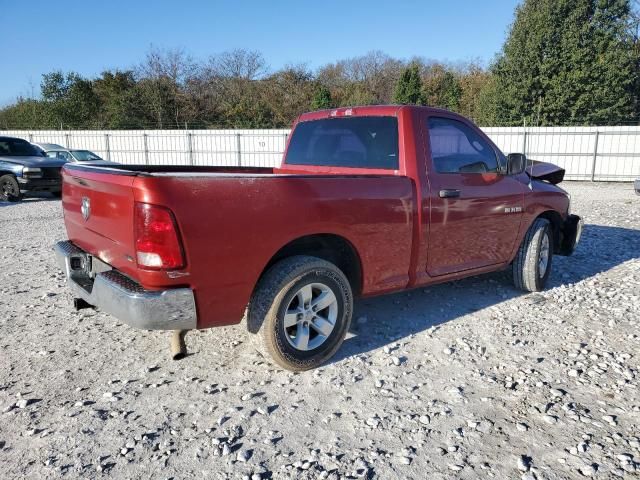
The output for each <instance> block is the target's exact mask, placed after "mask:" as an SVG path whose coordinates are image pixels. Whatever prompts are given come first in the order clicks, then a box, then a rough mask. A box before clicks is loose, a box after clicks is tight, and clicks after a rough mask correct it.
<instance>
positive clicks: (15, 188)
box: [0, 175, 22, 202]
mask: <svg viewBox="0 0 640 480" xmlns="http://www.w3.org/2000/svg"><path fill="white" fill-rule="evenodd" d="M21 198H22V195H21V194H20V185H18V181H17V180H16V177H14V176H13V175H2V176H1V177H0V200H2V201H5V202H17V201H19V200H20V199H21Z"/></svg>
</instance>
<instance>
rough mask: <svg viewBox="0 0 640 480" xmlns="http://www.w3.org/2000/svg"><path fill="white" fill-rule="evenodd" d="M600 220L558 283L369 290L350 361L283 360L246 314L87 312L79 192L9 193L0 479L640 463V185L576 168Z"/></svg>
mask: <svg viewBox="0 0 640 480" xmlns="http://www.w3.org/2000/svg"><path fill="white" fill-rule="evenodd" d="M564 186H565V188H567V189H568V190H569V191H570V192H571V193H572V194H573V207H572V209H573V211H575V212H576V213H579V214H581V215H583V216H584V217H585V218H586V223H587V226H586V230H585V232H584V237H583V241H582V243H581V245H580V247H579V250H578V251H577V252H576V253H575V255H574V256H573V257H569V258H563V257H555V258H554V267H553V268H554V271H553V273H552V277H551V279H550V283H551V285H550V288H549V289H548V290H547V291H545V292H543V293H542V294H530V295H524V294H522V293H520V292H518V291H516V290H515V289H514V288H513V287H512V285H511V282H510V279H509V276H508V275H507V274H505V273H499V274H492V275H485V276H483V277H478V278H474V279H468V280H464V281H458V282H454V283H449V284H445V285H440V286H437V287H434V288H429V289H424V290H422V289H420V290H415V291H412V292H406V293H401V294H396V295H390V296H386V297H380V298H376V299H366V300H361V301H359V302H357V304H356V314H355V317H354V322H353V323H354V328H353V332H352V334H351V335H350V338H349V339H348V340H347V341H346V342H345V345H344V346H343V348H342V350H341V351H340V352H339V353H338V356H337V358H336V359H335V360H334V361H333V362H332V363H330V364H329V365H327V366H325V367H322V368H319V369H317V370H315V371H311V372H307V373H303V374H292V373H288V372H284V371H281V370H278V369H275V368H274V367H273V366H272V365H271V364H270V363H269V362H267V361H265V360H264V359H263V358H262V357H261V356H260V355H259V354H258V353H257V351H256V350H255V348H254V345H255V344H254V340H253V339H252V338H250V337H249V336H248V334H246V333H245V332H244V331H243V329H242V327H240V326H238V327H229V328H223V329H214V330H208V331H203V332H192V333H190V334H189V335H188V336H187V342H188V345H189V348H190V352H191V355H190V356H188V357H187V358H186V359H184V360H181V361H179V362H174V361H171V360H169V348H168V339H169V335H168V334H167V333H162V332H155V333H154V332H145V331H137V330H133V329H131V328H129V327H127V326H125V325H122V324H119V323H118V322H117V321H116V320H115V319H113V318H111V317H109V316H106V315H104V314H102V313H99V312H95V311H93V310H83V311H81V312H74V311H73V310H72V307H71V295H70V293H69V291H68V290H67V288H66V287H65V282H64V279H63V277H62V275H61V273H60V272H58V270H57V268H56V267H55V264H54V260H53V251H52V248H51V246H52V244H53V243H54V242H55V241H56V240H59V239H63V238H64V237H65V232H64V226H63V222H62V213H61V208H60V202H59V201H54V200H49V199H31V200H27V201H24V202H23V203H20V204H3V203H0V239H1V244H0V260H1V262H0V266H1V270H0V312H2V313H1V314H0V333H1V334H2V335H1V336H0V478H1V479H13V478H58V477H66V478H78V477H84V478H99V477H105V478H109V477H110V478H131V479H134V478H163V479H165V478H176V479H178V478H213V479H218V478H251V479H257V478H296V479H306V478H308V479H316V478H374V477H375V478H383V479H389V478H412V479H424V478H429V479H441V478H442V479H444V478H463V479H472V478H473V479H475V478H497V479H507V478H508V479H511V478H523V479H561V478H583V477H585V476H586V477H595V478H618V477H624V478H631V477H634V476H638V475H640V392H639V390H638V386H639V384H640V371H639V368H640V365H639V363H640V360H639V359H640V331H639V330H638V326H639V325H640V302H639V300H640V197H638V196H636V195H635V194H634V193H633V190H632V187H631V184H594V185H591V184H578V183H566V184H565V185H564Z"/></svg>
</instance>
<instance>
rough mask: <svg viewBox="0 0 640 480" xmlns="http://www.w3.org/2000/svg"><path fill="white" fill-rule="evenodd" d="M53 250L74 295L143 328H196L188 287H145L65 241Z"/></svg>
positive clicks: (192, 297)
mask: <svg viewBox="0 0 640 480" xmlns="http://www.w3.org/2000/svg"><path fill="white" fill-rule="evenodd" d="M55 252H56V260H57V262H58V265H59V267H60V268H61V269H62V271H63V272H64V273H65V275H66V277H67V281H68V283H69V287H70V288H71V290H72V291H73V293H74V295H76V296H77V297H79V298H82V299H83V300H85V301H86V302H87V303H89V304H90V305H93V306H95V307H98V308H99V309H100V310H102V311H104V312H106V313H109V314H111V315H113V316H114V317H116V318H117V319H119V320H121V321H123V322H124V323H126V324H127V325H130V326H132V327H135V328H142V329H145V330H191V329H194V328H196V326H197V314H196V303H195V299H194V296H193V291H192V290H191V289H189V288H173V289H169V290H161V291H155V290H145V289H144V288H143V287H142V286H141V285H139V284H138V283H136V282H134V281H133V280H131V279H130V278H128V277H126V276H124V275H123V274H121V273H120V272H118V271H117V270H112V269H110V267H108V266H106V264H103V263H102V262H99V261H94V260H93V257H92V256H91V255H89V254H88V253H86V252H84V251H83V250H81V249H80V248H78V247H77V246H75V245H74V244H73V243H71V242H68V241H66V242H58V243H57V244H56V245H55ZM96 265H99V266H96Z"/></svg>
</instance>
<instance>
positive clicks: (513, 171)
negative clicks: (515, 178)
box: [507, 153, 527, 175]
mask: <svg viewBox="0 0 640 480" xmlns="http://www.w3.org/2000/svg"><path fill="white" fill-rule="evenodd" d="M525 168H527V156H526V155H525V154H524V153H510V154H509V155H507V175H518V174H519V173H522V172H524V170H525Z"/></svg>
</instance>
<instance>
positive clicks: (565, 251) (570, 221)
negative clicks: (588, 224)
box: [558, 215, 584, 256]
mask: <svg viewBox="0 0 640 480" xmlns="http://www.w3.org/2000/svg"><path fill="white" fill-rule="evenodd" d="M583 225H584V222H583V220H582V218H581V217H579V216H578V215H569V216H568V217H567V219H566V220H565V221H564V224H563V225H562V235H561V241H560V250H559V251H558V254H559V255H565V256H569V255H571V254H572V253H573V252H574V250H575V249H576V247H577V246H578V243H579V242H580V237H581V236H582V228H583Z"/></svg>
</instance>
